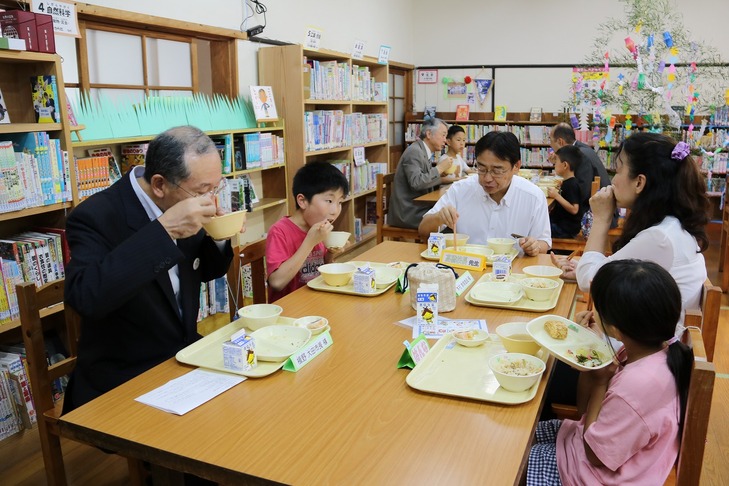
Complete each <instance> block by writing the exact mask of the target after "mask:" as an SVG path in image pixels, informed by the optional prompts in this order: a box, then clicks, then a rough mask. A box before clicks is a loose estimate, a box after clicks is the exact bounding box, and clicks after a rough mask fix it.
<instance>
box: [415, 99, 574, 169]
mask: <svg viewBox="0 0 729 486" xmlns="http://www.w3.org/2000/svg"><path fill="white" fill-rule="evenodd" d="M496 115H497V113H491V112H484V113H481V112H476V113H470V115H469V119H468V120H458V121H456V113H436V116H437V117H438V118H440V119H442V120H443V121H444V122H446V123H448V124H449V125H451V124H455V125H461V126H462V127H463V129H464V131H465V132H466V147H465V148H464V149H463V152H464V153H463V154H462V156H463V159H464V160H465V161H466V163H467V164H468V165H473V164H474V162H475V154H474V149H475V145H476V142H477V141H478V140H479V139H480V138H481V137H483V136H484V135H486V134H487V133H489V132H492V131H501V132H507V131H508V132H512V133H513V134H514V135H516V137H517V138H518V139H519V142H520V144H521V164H522V167H532V168H540V169H551V168H552V167H553V166H552V163H551V162H549V160H548V156H549V151H550V146H549V132H550V130H551V128H552V127H553V126H554V125H556V124H557V123H559V122H560V121H562V115H561V114H559V115H558V116H555V115H553V114H547V113H545V114H544V115H542V114H540V118H541V120H539V121H537V120H534V119H533V118H534V117H533V114H532V113H509V114H508V115H506V117H505V118H504V119H500V118H499V117H498V116H496ZM502 115H503V114H502ZM423 118H424V113H415V114H414V115H413V114H406V116H405V122H406V124H407V125H406V127H405V142H406V143H412V142H414V141H416V140H417V139H418V138H419V137H420V128H421V126H422V123H423Z"/></svg>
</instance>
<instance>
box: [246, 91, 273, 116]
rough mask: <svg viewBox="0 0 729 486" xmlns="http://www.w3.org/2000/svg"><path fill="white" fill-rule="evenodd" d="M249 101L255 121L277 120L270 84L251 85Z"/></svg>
mask: <svg viewBox="0 0 729 486" xmlns="http://www.w3.org/2000/svg"><path fill="white" fill-rule="evenodd" d="M251 103H252V104H253V112H254V113H255V115H256V121H275V120H278V113H276V102H275V101H274V99H273V90H272V89H271V87H270V86H251Z"/></svg>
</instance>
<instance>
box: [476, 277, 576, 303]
mask: <svg viewBox="0 0 729 486" xmlns="http://www.w3.org/2000/svg"><path fill="white" fill-rule="evenodd" d="M523 278H527V276H526V275H524V274H523V273H512V274H511V275H510V276H509V280H508V281H509V282H519V280H521V279H523ZM490 281H493V275H492V274H491V273H486V274H484V275H483V276H481V278H480V279H478V282H476V285H478V284H480V283H481V282H490ZM557 281H558V282H559V287H557V289H556V290H555V291H554V292H552V297H551V298H550V299H549V300H543V301H537V300H531V299H529V298H527V296H526V294H524V295H523V296H522V298H521V299H519V300H517V301H516V302H514V303H511V304H502V303H494V302H485V301H482V300H479V299H477V298H474V297H473V296H472V295H471V291H469V292H468V294H466V302H469V303H471V304H473V305H478V306H481V307H495V308H497V309H512V310H523V311H527V312H547V311H548V310H552V309H554V308H555V307H556V306H557V301H558V300H559V295H560V294H561V293H562V287H564V281H563V280H560V279H557ZM476 285H474V288H475V287H476ZM471 290H473V289H471Z"/></svg>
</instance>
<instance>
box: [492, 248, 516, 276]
mask: <svg viewBox="0 0 729 486" xmlns="http://www.w3.org/2000/svg"><path fill="white" fill-rule="evenodd" d="M492 265H493V269H494V279H495V280H497V281H499V282H504V281H506V280H507V279H508V278H509V275H511V260H510V259H509V257H508V256H506V255H499V256H496V257H494V261H493V263H492Z"/></svg>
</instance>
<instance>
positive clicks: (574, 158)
mask: <svg viewBox="0 0 729 486" xmlns="http://www.w3.org/2000/svg"><path fill="white" fill-rule="evenodd" d="M555 154H557V157H559V160H561V161H562V162H566V163H567V165H569V166H570V170H571V171H572V172H575V171H576V170H577V168H578V167H579V166H580V165H582V150H580V149H579V148H577V147H575V146H574V145H565V146H564V147H562V148H561V149H559V150H557V151H556V152H555Z"/></svg>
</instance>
